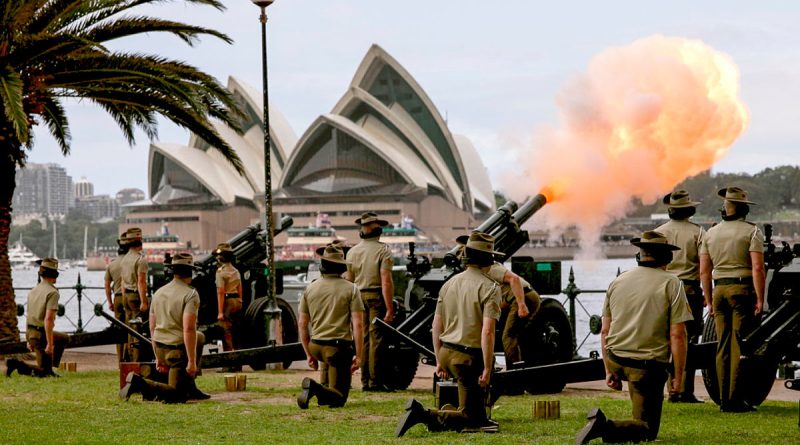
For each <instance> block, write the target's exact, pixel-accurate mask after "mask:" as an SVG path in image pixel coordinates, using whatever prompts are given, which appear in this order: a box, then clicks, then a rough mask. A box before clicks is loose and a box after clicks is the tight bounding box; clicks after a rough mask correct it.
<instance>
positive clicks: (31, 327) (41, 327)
mask: <svg viewBox="0 0 800 445" xmlns="http://www.w3.org/2000/svg"><path fill="white" fill-rule="evenodd" d="M28 330H34V331H39V332H44V327H43V326H36V325H32V324H29V325H28Z"/></svg>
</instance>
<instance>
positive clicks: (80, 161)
mask: <svg viewBox="0 0 800 445" xmlns="http://www.w3.org/2000/svg"><path fill="white" fill-rule="evenodd" d="M224 3H225V5H226V6H227V10H226V11H224V12H220V11H217V10H215V9H213V8H208V7H199V6H187V5H186V4H185V3H183V2H181V1H178V0H176V1H171V2H165V4H164V5H162V6H159V7H151V8H145V9H141V10H140V11H141V12H142V13H145V14H152V15H158V16H160V17H166V18H171V19H177V20H181V21H184V22H186V23H190V24H196V25H203V26H208V27H213V28H215V29H217V30H220V31H222V32H224V33H226V34H228V35H229V36H230V37H231V38H233V40H234V43H233V44H232V45H228V44H225V43H224V42H221V41H219V40H217V39H213V38H205V39H202V40H201V41H200V42H198V44H196V45H195V46H194V47H188V46H187V45H186V44H184V43H183V42H182V41H180V40H178V39H177V38H174V37H168V36H159V35H155V34H150V35H147V36H142V37H137V38H135V39H124V40H120V41H118V42H115V43H114V44H113V45H112V48H113V49H116V50H120V51H135V52H142V53H153V54H158V55H161V56H166V57H171V58H175V59H179V60H183V61H186V62H188V63H190V64H192V65H195V66H197V67H199V68H201V69H203V70H205V71H206V72H208V73H210V74H212V75H214V76H215V77H217V78H218V79H219V80H220V81H221V82H222V83H225V82H226V80H227V77H228V76H229V75H235V76H236V77H238V78H239V79H241V80H243V81H245V82H246V83H249V84H250V85H252V86H253V87H255V88H256V89H257V90H258V91H260V88H261V28H260V23H259V22H258V15H259V9H258V7H256V6H255V5H253V4H252V3H251V1H250V0H225V2H224ZM268 15H269V22H268V24H267V34H268V63H269V97H270V102H271V104H272V106H274V107H277V108H278V109H279V110H280V111H281V112H282V113H283V114H284V115H285V116H286V118H287V119H288V121H289V123H290V125H291V126H292V128H293V130H294V132H295V133H296V134H297V135H298V137H299V136H301V135H302V133H303V132H304V131H305V130H306V128H307V127H308V125H310V124H311V122H312V121H313V120H314V119H315V118H316V117H317V116H319V115H320V114H324V113H327V112H329V111H330V110H331V108H333V106H334V104H335V103H336V102H337V100H338V99H339V98H340V97H341V96H342V95H343V94H344V92H345V90H346V88H347V86H348V85H349V83H350V80H351V79H352V77H353V75H354V74H355V70H356V68H357V66H358V64H359V63H360V61H361V59H362V58H363V56H364V54H365V53H366V51H367V50H368V48H369V47H370V45H371V44H373V43H377V44H379V45H381V46H382V47H383V48H384V49H385V50H386V51H388V52H389V54H391V55H392V56H393V57H394V58H395V59H397V60H398V61H399V62H400V64H402V65H403V66H404V67H405V68H406V69H407V70H408V71H409V72H410V73H411V75H412V76H414V78H415V79H416V80H417V81H418V83H419V84H420V85H421V86H422V88H423V89H424V90H425V91H426V92H427V94H428V96H429V97H431V99H432V100H433V103H434V104H435V105H436V106H437V108H438V109H439V112H440V113H441V114H442V115H443V116H445V117H446V119H447V122H448V125H449V127H450V129H451V131H452V132H454V133H459V134H463V135H465V136H467V137H468V138H470V139H471V140H472V142H473V143H474V145H475V147H476V148H477V150H478V152H479V154H480V155H481V158H482V159H483V161H484V164H485V165H486V168H487V169H488V171H489V176H490V179H491V181H492V184H493V186H494V188H495V189H502V182H501V179H502V177H503V176H504V175H505V174H506V173H507V171H508V169H509V168H512V167H513V164H514V163H515V160H516V159H517V158H518V157H519V155H520V151H524V150H535V149H536V148H535V145H534V144H532V143H531V141H532V140H533V139H534V135H535V133H536V131H537V129H538V128H541V127H542V126H545V125H552V124H554V123H555V122H556V121H557V120H558V110H557V107H556V97H557V95H558V93H559V91H560V90H561V89H562V88H563V87H564V86H565V85H566V84H568V83H569V82H570V80H571V79H574V78H575V77H576V76H578V75H580V74H581V73H582V72H584V71H585V69H586V67H587V65H588V63H589V61H590V60H591V59H592V57H594V56H595V55H597V54H598V53H601V52H602V51H603V50H605V49H607V48H609V47H616V46H625V45H629V44H630V43H632V42H634V41H636V40H637V39H641V38H644V37H648V36H652V35H657V34H660V35H665V36H675V37H684V38H690V39H699V40H702V41H703V42H705V43H706V44H707V45H709V46H711V47H712V48H714V49H716V50H718V51H721V52H723V53H725V54H727V55H729V56H730V57H731V58H732V59H733V61H734V62H735V63H736V65H737V66H738V67H739V70H740V74H741V97H742V100H743V101H744V103H745V104H746V106H747V108H748V110H749V112H750V123H749V127H748V128H747V129H746V130H745V132H744V133H743V135H742V136H741V137H740V138H739V139H738V140H737V141H736V142H735V143H734V145H733V146H732V148H731V149H730V151H729V152H728V154H727V156H726V157H725V158H724V159H722V160H720V161H719V162H718V163H717V164H716V165H715V166H714V168H713V171H715V172H734V173H741V172H746V173H756V172H758V171H760V170H762V169H764V168H767V167H775V166H779V165H786V164H790V165H797V164H798V157H797V155H795V153H796V152H797V149H796V142H797V141H798V140H800V125H798V124H797V123H798V122H800V57H799V56H800V50H798V48H800V31H798V30H797V25H796V24H797V23H798V22H800V2H794V1H762V2H752V1H744V0H742V1H733V0H728V1H704V2H696V1H683V0H680V1H669V2H641V1H611V0H609V1H604V2H595V1H584V2H577V1H559V2H544V1H532V0H507V1H497V2H485V1H484V2H479V1H472V0H459V1H455V0H438V1H430V0H427V1H426V0H406V1H404V2H389V1H382V0H337V1H321V0H276V1H275V3H274V4H273V5H272V6H270V7H269V8H268ZM67 113H68V117H69V119H70V124H71V125H70V126H71V131H72V152H71V154H70V155H69V156H68V157H66V158H65V157H64V156H63V155H62V154H61V153H60V151H59V150H58V148H57V145H56V143H55V141H54V140H53V139H52V138H51V137H50V136H49V135H48V134H47V132H46V131H43V129H41V128H39V129H37V130H36V132H35V137H36V140H35V145H34V148H33V150H32V151H31V153H30V156H29V161H30V162H56V163H59V164H61V165H63V166H65V167H66V169H67V172H68V173H69V174H70V175H71V176H72V177H73V179H74V180H78V179H79V178H80V177H86V178H87V179H89V180H90V181H91V182H93V183H94V186H95V193H96V194H112V195H113V194H115V193H116V192H117V191H118V190H120V189H122V188H126V187H137V188H141V189H143V190H145V192H147V158H148V152H149V144H150V141H149V140H148V139H147V137H146V136H145V135H144V134H139V135H138V137H137V143H136V144H135V145H134V146H133V147H131V146H129V145H128V144H127V142H126V141H125V139H124V138H123V137H122V134H121V133H120V131H119V130H118V128H117V127H116V126H115V124H114V122H113V121H112V120H111V118H109V117H108V116H107V115H105V114H104V113H103V112H102V111H101V110H100V109H99V108H98V107H96V106H94V105H92V104H90V103H87V102H70V103H68V104H67ZM160 122H161V124H160V126H159V140H160V141H161V142H166V143H186V142H187V141H188V138H189V135H188V133H187V132H186V131H185V130H183V129H181V128H179V127H177V126H175V125H173V124H171V123H169V122H168V121H165V120H161V121H160Z"/></svg>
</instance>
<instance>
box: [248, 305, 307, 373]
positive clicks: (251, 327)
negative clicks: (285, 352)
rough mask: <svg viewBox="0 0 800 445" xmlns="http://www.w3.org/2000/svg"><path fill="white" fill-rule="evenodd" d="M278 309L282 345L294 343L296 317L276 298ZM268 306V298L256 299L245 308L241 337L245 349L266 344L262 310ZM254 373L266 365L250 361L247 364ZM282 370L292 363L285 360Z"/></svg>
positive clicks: (288, 306) (265, 317) (265, 323)
mask: <svg viewBox="0 0 800 445" xmlns="http://www.w3.org/2000/svg"><path fill="white" fill-rule="evenodd" d="M276 302H277V304H278V309H280V310H281V328H282V329H281V331H282V333H283V343H284V344H288V343H296V342H297V341H298V337H297V335H298V334H297V317H296V316H295V314H294V311H292V307H291V306H290V305H289V303H287V302H286V301H284V300H283V299H281V298H277V299H276ZM268 306H269V298H266V297H264V298H257V299H255V300H253V302H252V303H250V305H249V306H248V307H247V310H246V311H245V313H244V321H243V324H244V326H243V329H242V334H243V335H242V336H243V339H244V343H245V347H248V348H255V347H259V346H265V345H266V344H267V314H265V313H264V310H265V309H266V308H267V307H268ZM248 364H249V365H250V367H251V368H253V370H255V371H260V370H263V369H265V368H266V367H267V364H266V363H264V362H262V361H252V362H250V363H248ZM282 364H283V368H284V369H287V368H289V366H291V364H292V361H291V360H286V361H284V362H283V363H282Z"/></svg>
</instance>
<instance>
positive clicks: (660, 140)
mask: <svg viewBox="0 0 800 445" xmlns="http://www.w3.org/2000/svg"><path fill="white" fill-rule="evenodd" d="M557 104H558V106H559V110H560V125H559V126H558V127H557V128H547V129H544V130H543V131H541V132H540V133H539V134H537V138H536V143H535V150H532V151H531V152H529V153H527V154H526V155H524V156H525V158H523V164H524V165H525V166H526V167H525V168H524V170H525V171H524V179H523V180H522V182H520V180H519V178H515V180H514V183H513V185H511V184H509V185H508V186H507V187H506V188H507V190H508V191H509V193H511V194H512V195H515V194H520V195H524V194H527V193H529V191H530V190H537V189H540V188H541V189H542V190H543V192H542V193H544V194H545V195H546V196H547V199H548V202H551V203H552V205H548V207H547V209H548V211H547V212H546V214H547V219H548V220H547V221H546V224H547V225H549V226H550V227H551V228H564V227H568V226H573V225H575V226H577V227H578V229H579V230H580V231H581V234H582V235H581V236H582V238H583V239H582V242H583V245H591V244H594V243H596V241H597V239H598V236H599V233H600V231H601V229H602V227H603V226H605V225H607V224H608V223H609V222H611V221H612V220H614V219H615V218H619V217H622V216H624V215H625V212H626V210H627V209H628V207H629V205H630V202H631V199H632V198H639V199H641V200H642V201H643V202H653V201H654V200H655V199H656V198H658V197H659V196H662V195H663V194H665V193H667V192H669V191H670V190H671V189H672V188H673V187H675V185H677V184H678V183H680V182H681V181H682V180H683V179H685V178H687V177H689V176H692V175H695V174H697V173H700V172H702V171H705V170H707V169H708V168H709V167H711V166H712V165H713V164H714V163H715V162H716V161H717V160H719V159H720V158H722V157H723V156H724V155H725V154H726V153H727V151H728V149H729V148H730V146H731V145H732V144H733V143H734V141H736V139H737V138H738V137H739V135H741V134H742V132H743V131H744V130H745V128H746V127H747V122H748V119H749V117H748V112H747V110H746V108H745V105H744V104H743V103H742V101H741V99H740V97H739V72H738V69H737V67H736V65H735V64H734V63H733V61H732V60H731V59H730V58H729V57H728V56H727V55H725V54H722V53H720V52H717V51H715V50H714V49H712V48H710V47H709V46H707V45H705V44H704V43H703V42H700V41H698V40H687V39H683V38H674V37H664V36H653V37H648V38H645V39H641V40H638V41H636V42H634V43H633V44H631V45H629V46H626V47H619V48H610V49H607V50H606V51H604V52H602V53H601V54H599V55H598V56H596V57H595V58H594V59H592V61H591V63H590V64H589V67H588V70H587V72H586V73H585V74H583V75H581V76H579V77H577V78H576V79H574V80H573V81H572V82H571V83H570V84H568V85H567V86H565V87H564V88H563V90H562V91H561V92H560V93H559V95H558V98H557ZM521 184H524V188H523V187H520V185H521ZM545 191H546V193H545ZM515 192H517V193H515ZM695 198H701V199H702V198H703V197H701V196H698V197H695Z"/></svg>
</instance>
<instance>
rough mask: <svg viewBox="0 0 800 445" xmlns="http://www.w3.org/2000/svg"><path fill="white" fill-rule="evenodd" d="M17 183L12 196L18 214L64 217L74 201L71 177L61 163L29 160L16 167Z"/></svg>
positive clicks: (15, 214) (15, 212)
mask: <svg viewBox="0 0 800 445" xmlns="http://www.w3.org/2000/svg"><path fill="white" fill-rule="evenodd" d="M16 184H17V185H16V188H15V189H14V197H13V200H12V206H13V209H14V216H15V217H17V216H23V215H27V216H31V215H39V216H41V217H44V218H62V217H63V216H64V215H66V214H67V212H69V209H70V208H72V207H73V206H74V205H75V196H74V193H75V191H74V189H73V185H72V177H70V176H69V175H68V174H67V171H66V170H65V169H64V168H63V167H61V166H60V165H58V164H36V163H33V162H31V163H28V164H27V165H26V166H25V168H20V169H18V170H17V173H16ZM20 220H22V218H20Z"/></svg>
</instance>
